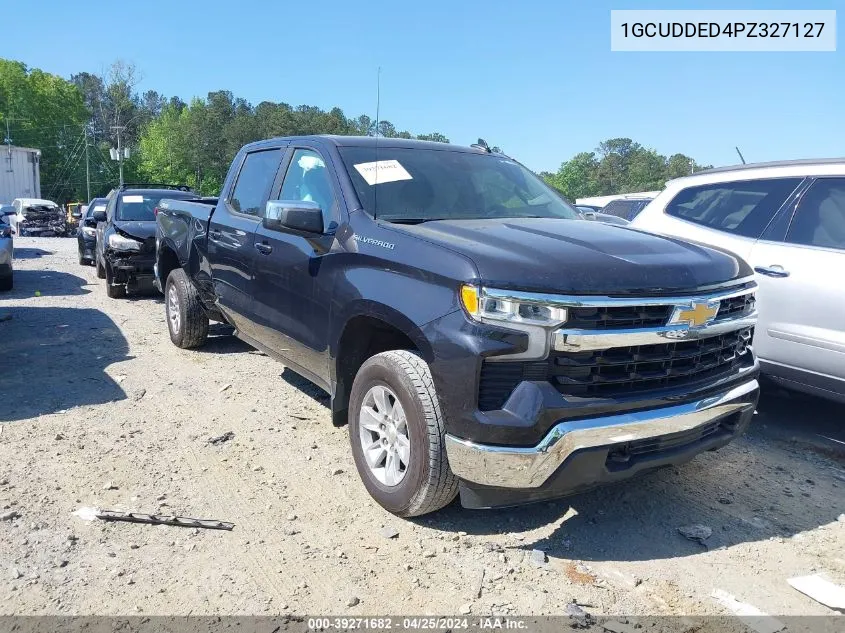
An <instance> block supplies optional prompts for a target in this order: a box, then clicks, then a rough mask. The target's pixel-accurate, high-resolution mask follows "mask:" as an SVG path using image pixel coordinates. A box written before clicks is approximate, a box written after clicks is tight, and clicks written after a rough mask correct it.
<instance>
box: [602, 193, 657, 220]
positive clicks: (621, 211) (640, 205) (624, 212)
mask: <svg viewBox="0 0 845 633" xmlns="http://www.w3.org/2000/svg"><path fill="white" fill-rule="evenodd" d="M653 199H654V198H647V197H635V196H630V197H629V196H626V197H624V198H619V199H617V200H612V201H610V202H608V203H607V204H606V205H605V206H603V207H602V208H601V210H600V213H601V214H602V215H610V216H614V217H617V218H621V219H622V220H625V221H626V222H630V221H631V220H633V219H634V218H635V217H637V215H639V214H640V212H641V211H642V210H643V209H645V208H646V206H647V205H648V203H649V202H651V201H652V200H653Z"/></svg>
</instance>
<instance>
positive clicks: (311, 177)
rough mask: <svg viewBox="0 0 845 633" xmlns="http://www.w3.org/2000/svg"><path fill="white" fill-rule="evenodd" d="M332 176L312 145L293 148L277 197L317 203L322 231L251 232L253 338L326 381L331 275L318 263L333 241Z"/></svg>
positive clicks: (334, 200)
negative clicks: (253, 300) (313, 232)
mask: <svg viewBox="0 0 845 633" xmlns="http://www.w3.org/2000/svg"><path fill="white" fill-rule="evenodd" d="M332 180H333V175H332V174H331V173H330V172H329V169H328V167H327V164H326V162H325V160H324V158H323V157H322V156H321V155H320V154H319V153H318V152H317V151H315V150H313V149H309V148H294V149H293V151H292V153H291V159H290V161H289V163H288V166H287V171H286V173H285V177H284V181H283V182H282V187H281V191H280V193H279V196H278V199H279V200H289V201H293V200H308V201H312V202H316V203H317V204H319V205H320V208H321V209H322V210H323V226H324V231H325V233H324V234H323V235H303V234H297V233H295V232H293V231H285V230H281V231H277V230H270V229H266V228H264V227H263V226H260V225H259V227H258V228H257V230H256V236H255V247H256V256H255V293H254V295H255V314H256V323H257V325H258V329H259V332H258V334H257V336H256V338H257V340H258V341H259V342H261V343H262V344H264V345H266V346H267V347H268V348H270V349H271V350H273V351H275V352H277V353H278V354H279V355H281V356H283V357H284V358H286V359H288V361H289V362H290V363H291V366H292V368H294V369H296V370H297V371H302V370H304V371H302V373H305V374H306V375H308V374H310V377H312V378H313V379H316V380H317V381H318V382H322V383H327V382H328V360H327V359H328V332H329V309H330V304H331V280H330V279H329V278H328V275H327V274H322V273H321V264H322V263H323V259H324V258H325V257H326V256H327V255H328V253H329V249H330V248H331V246H332V244H333V242H334V236H333V235H332V233H333V230H334V226H335V224H336V223H335V219H336V218H337V214H338V212H339V206H338V200H339V197H338V196H337V193H336V188H335V187H334V186H333V185H332Z"/></svg>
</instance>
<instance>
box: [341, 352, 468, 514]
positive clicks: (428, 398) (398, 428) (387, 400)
mask: <svg viewBox="0 0 845 633" xmlns="http://www.w3.org/2000/svg"><path fill="white" fill-rule="evenodd" d="M445 434H446V430H445V425H444V421H443V415H442V413H441V411H440V403H439V401H438V399H437V393H436V392H435V389H434V382H433V381H432V378H431V371H430V370H429V368H428V364H427V363H426V362H425V361H424V360H423V359H422V358H421V357H420V356H419V354H417V353H415V352H411V351H407V350H393V351H389V352H382V353H381V354H376V355H375V356H373V357H372V358H370V359H368V360H367V361H366V362H365V363H364V364H363V365H361V368H360V369H359V370H358V374H357V375H356V376H355V380H354V382H353V383H352V392H351V394H350V398H349V439H350V442H351V444H352V455H353V457H354V459H355V466H356V468H357V469H358V474H359V475H360V477H361V479H362V481H363V482H364V486H365V487H366V488H367V492H369V493H370V495H371V496H372V497H373V499H375V500H376V501H377V502H378V503H379V505H381V506H382V507H383V508H385V509H386V510H388V511H389V512H392V513H393V514H396V515H398V516H401V517H413V516H419V515H422V514H427V513H429V512H434V511H436V510H439V509H440V508H443V507H444V506H446V505H448V504H449V503H451V502H452V500H453V499H454V498H455V496H456V495H457V492H458V480H457V478H456V477H455V475H454V474H452V471H451V469H450V468H449V460H448V458H447V456H446V443H445Z"/></svg>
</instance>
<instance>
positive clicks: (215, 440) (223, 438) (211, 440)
mask: <svg viewBox="0 0 845 633" xmlns="http://www.w3.org/2000/svg"><path fill="white" fill-rule="evenodd" d="M234 437H235V432H234V431H226V432H225V433H224V434H223V435H218V436H217V437H212V438H209V440H208V443H209V444H222V443H223V442H228V441H229V440H231V439H232V438H234Z"/></svg>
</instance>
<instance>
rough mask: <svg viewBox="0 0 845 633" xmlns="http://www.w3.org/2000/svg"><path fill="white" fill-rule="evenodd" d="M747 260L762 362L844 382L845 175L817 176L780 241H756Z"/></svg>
mask: <svg viewBox="0 0 845 633" xmlns="http://www.w3.org/2000/svg"><path fill="white" fill-rule="evenodd" d="M749 259H750V262H749V263H750V264H751V265H752V266H753V267H754V270H755V271H756V272H757V283H758V284H759V290H758V293H757V297H758V308H759V312H760V316H759V321H758V324H757V329H756V331H755V335H754V349H755V351H756V353H757V355H758V356H759V357H760V359H761V360H763V361H768V362H770V363H776V364H778V365H782V366H786V367H789V368H800V369H802V370H806V371H811V372H813V373H817V374H823V375H825V376H830V377H834V378H838V379H840V380H845V272H843V271H845V178H819V179H817V180H815V181H814V182H813V184H812V185H811V186H810V187H809V188H808V189H807V191H806V192H805V193H804V195H803V197H802V198H801V200H800V202H799V203H798V206H797V208H796V210H795V214H794V215H793V217H792V221H791V223H790V225H789V229H788V230H787V232H786V237H785V239H784V241H783V242H766V241H760V242H758V243H757V244H756V245H755V246H754V249H753V251H752V254H751V257H750V258H749ZM822 382H824V380H823V379H822Z"/></svg>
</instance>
